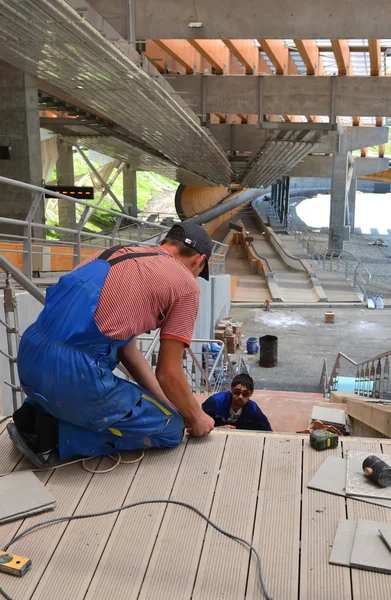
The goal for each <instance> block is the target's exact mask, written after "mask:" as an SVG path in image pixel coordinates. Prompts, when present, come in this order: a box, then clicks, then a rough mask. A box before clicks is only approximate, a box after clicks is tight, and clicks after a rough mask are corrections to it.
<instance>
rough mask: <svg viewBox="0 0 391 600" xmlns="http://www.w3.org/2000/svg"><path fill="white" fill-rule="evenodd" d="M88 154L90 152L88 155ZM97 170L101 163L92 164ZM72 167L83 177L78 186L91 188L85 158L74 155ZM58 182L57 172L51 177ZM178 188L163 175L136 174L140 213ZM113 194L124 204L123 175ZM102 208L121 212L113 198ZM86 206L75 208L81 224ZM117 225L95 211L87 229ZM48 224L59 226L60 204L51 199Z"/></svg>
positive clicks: (117, 182) (53, 233)
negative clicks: (151, 203) (152, 200)
mask: <svg viewBox="0 0 391 600" xmlns="http://www.w3.org/2000/svg"><path fill="white" fill-rule="evenodd" d="M87 152H88V151H87ZM91 162H92V164H93V165H94V167H95V168H96V169H99V167H101V165H100V164H99V163H96V162H93V161H91ZM73 166H74V172H75V178H77V177H83V176H86V177H83V178H82V180H81V181H79V182H78V185H83V186H91V185H92V181H91V178H90V176H89V172H90V169H89V167H88V165H87V164H86V163H85V162H84V160H83V159H82V157H81V156H80V155H79V153H78V152H77V151H74V154H73ZM55 180H56V169H54V172H53V175H52V181H55ZM177 187H178V183H177V182H175V181H172V180H171V179H168V178H167V177H163V176H161V175H157V174H156V173H153V172H152V171H137V206H138V208H139V210H143V208H144V207H145V205H146V204H147V202H148V201H149V200H150V199H151V198H152V196H153V195H155V194H163V193H164V192H167V191H175V190H176V188H177ZM112 190H113V192H114V194H115V195H116V197H117V198H118V200H119V201H120V202H123V177H122V173H121V174H120V175H119V177H118V178H117V180H116V181H115V183H114V185H113V186H112ZM99 196H100V193H99V192H98V193H95V200H94V201H92V202H96V200H97V199H98V198H99ZM100 206H102V208H108V209H110V210H114V211H116V212H119V209H118V206H117V205H116V203H115V202H114V200H112V198H111V197H110V196H109V195H107V196H106V197H105V198H104V199H103V200H102V202H100ZM83 210H84V206H82V205H77V206H76V220H79V218H80V216H81V214H82V213H83ZM114 221H115V217H114V216H113V215H110V214H108V213H105V212H103V211H99V210H97V211H95V213H94V214H93V216H92V218H91V219H90V220H89V221H88V222H87V225H86V229H88V230H89V231H96V232H99V231H101V230H102V229H106V228H108V227H110V226H112V224H113V222H114ZM46 223H47V224H48V225H58V207H57V200H56V199H54V198H53V199H50V200H48V201H47V204H46ZM47 237H49V238H52V239H54V238H56V239H58V237H59V236H58V233H56V232H50V231H48V232H47Z"/></svg>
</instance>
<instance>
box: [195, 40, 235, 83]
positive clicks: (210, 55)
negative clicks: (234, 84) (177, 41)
mask: <svg viewBox="0 0 391 600" xmlns="http://www.w3.org/2000/svg"><path fill="white" fill-rule="evenodd" d="M189 44H190V45H191V46H193V48H194V49H195V50H197V52H199V53H200V54H201V56H203V57H204V58H205V60H207V61H208V63H210V64H211V65H212V67H213V68H214V69H215V71H216V74H217V75H222V74H223V73H224V72H225V73H227V72H228V69H229V50H228V48H227V46H226V45H225V44H224V43H223V42H222V41H221V40H189Z"/></svg>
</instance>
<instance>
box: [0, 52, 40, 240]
mask: <svg viewBox="0 0 391 600" xmlns="http://www.w3.org/2000/svg"><path fill="white" fill-rule="evenodd" d="M0 145H1V146H8V145H11V159H10V160H0V174H1V175H2V176H4V177H10V178H11V179H18V180H19V181H25V182H26V183H31V184H34V185H41V183H42V160H41V139H40V127H39V114H38V88H37V80H36V78H35V77H32V76H31V75H27V74H26V73H24V72H23V71H21V70H20V69H17V68H16V67H13V66H12V65H10V64H8V63H6V62H3V61H1V60H0ZM34 195H35V194H34V193H32V192H29V191H27V190H23V189H21V188H16V187H12V186H9V185H3V184H0V216H2V217H9V218H13V219H25V218H26V216H27V213H28V211H29V208H30V205H31V202H32V200H33V198H34ZM43 219H44V207H43V203H41V205H40V208H39V209H38V211H37V213H36V215H35V221H37V222H41V223H42V222H43ZM0 232H2V233H11V234H21V233H23V229H22V227H18V226H17V225H3V224H1V223H0ZM39 235H40V236H42V230H39Z"/></svg>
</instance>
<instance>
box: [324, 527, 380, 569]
mask: <svg viewBox="0 0 391 600" xmlns="http://www.w3.org/2000/svg"><path fill="white" fill-rule="evenodd" d="M329 563H330V564H331V565H339V566H343V567H355V568H357V569H365V570H367V571H377V572H379V573H388V574H391V525H390V524H386V523H378V522H377V521H361V520H359V521H347V520H341V521H339V523H338V528H337V533H336V534H335V538H334V544H333V548H332V550H331V554H330V559H329Z"/></svg>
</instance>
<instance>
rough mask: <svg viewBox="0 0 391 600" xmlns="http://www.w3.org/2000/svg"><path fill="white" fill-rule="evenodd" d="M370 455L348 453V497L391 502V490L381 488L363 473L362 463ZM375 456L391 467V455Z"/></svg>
mask: <svg viewBox="0 0 391 600" xmlns="http://www.w3.org/2000/svg"><path fill="white" fill-rule="evenodd" d="M369 455H370V453H369V452H354V451H352V450H349V451H348V453H347V468H346V495H347V496H363V497H367V498H379V499H382V500H391V488H381V487H380V486H378V485H377V484H376V483H374V482H373V481H371V480H370V479H369V478H368V477H366V476H365V475H364V473H363V470H362V463H363V461H364V460H365V459H366V458H367V457H368V456H369ZM374 456H378V457H379V458H380V459H381V460H383V461H384V462H386V463H387V464H388V465H390V467H391V456H390V455H387V454H374Z"/></svg>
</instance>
